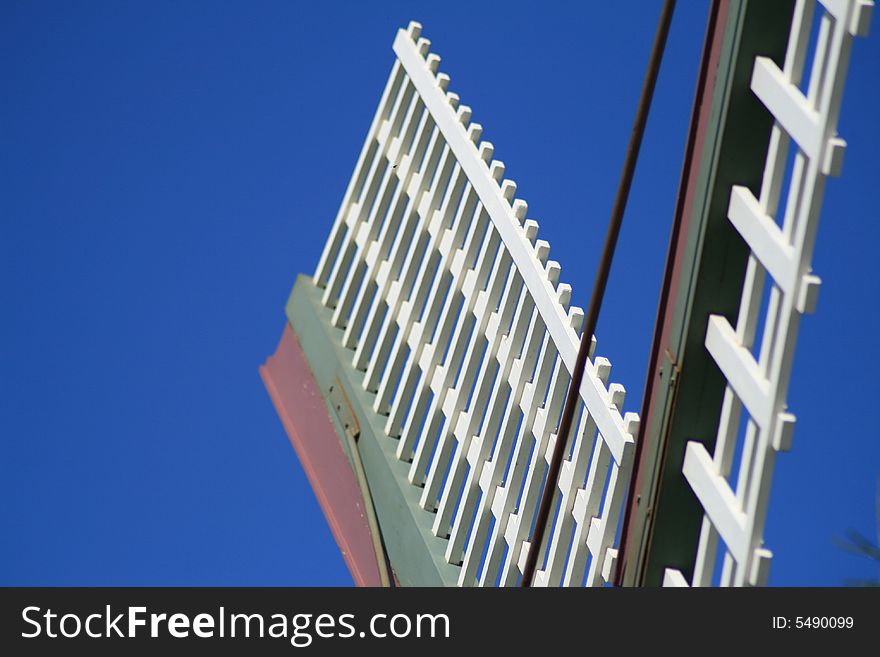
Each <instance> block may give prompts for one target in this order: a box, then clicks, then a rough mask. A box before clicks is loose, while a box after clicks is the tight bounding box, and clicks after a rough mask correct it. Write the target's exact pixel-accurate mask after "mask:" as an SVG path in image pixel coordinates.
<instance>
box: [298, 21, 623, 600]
mask: <svg viewBox="0 0 880 657" xmlns="http://www.w3.org/2000/svg"><path fill="white" fill-rule="evenodd" d="M429 48H430V42H429V41H428V40H427V39H425V38H422V37H421V27H420V26H419V25H418V24H417V23H411V24H410V25H409V26H408V28H407V29H405V30H400V31H399V32H398V34H397V37H396V39H395V41H394V53H395V55H396V59H395V62H394V65H393V68H392V71H391V76H390V77H389V80H388V83H387V85H386V87H385V91H384V92H383V94H382V98H381V100H380V102H379V108H378V110H377V112H376V116H375V118H374V119H373V123H372V125H371V126H370V130H369V133H368V136H367V139H366V142H365V144H364V146H363V149H362V151H361V154H360V157H359V158H358V161H357V164H356V166H355V171H354V174H353V176H352V178H351V182H350V183H349V185H348V188H347V190H346V192H345V196H344V198H343V201H342V205H341V207H340V209H339V212H338V214H337V217H336V220H335V222H334V225H333V228H332V230H331V233H330V237H329V239H328V241H327V243H326V246H325V247H324V251H323V253H322V255H321V259H320V262H319V264H318V267H317V270H316V272H315V276H314V282H315V284H316V285H317V286H319V287H320V288H322V289H323V295H322V302H323V303H324V304H325V305H326V306H327V307H328V308H331V309H332V310H333V313H332V320H331V321H332V323H333V325H334V326H336V327H337V328H340V329H343V330H344V332H343V338H342V340H343V344H344V346H345V347H347V348H349V349H350V350H351V356H352V364H353V366H354V368H355V369H356V370H358V371H360V372H362V373H363V386H364V388H365V390H367V391H368V392H371V393H375V397H374V406H373V410H374V411H375V412H376V413H378V414H380V415H381V416H383V417H384V418H385V432H386V434H387V435H386V439H387V440H389V441H396V456H397V458H398V459H400V460H402V461H404V462H407V463H410V467H409V476H408V479H409V484H410V485H412V486H417V487H420V488H421V489H422V490H421V507H422V508H423V510H424V513H426V514H433V521H432V527H433V532H434V534H435V535H437V536H439V537H441V538H443V539H446V540H447V543H446V549H445V558H446V560H447V561H448V562H449V563H452V564H455V565H458V566H460V576H459V584H460V585H463V586H469V585H476V584H479V585H489V586H494V585H516V584H517V583H518V581H519V579H520V577H521V572H522V566H523V564H524V561H525V555H526V552H527V550H528V542H527V539H528V536H529V535H530V534H531V533H532V523H533V521H534V516H535V513H536V508H537V504H538V500H539V499H540V494H541V489H542V487H543V485H544V479H545V475H546V471H547V465H548V461H549V458H550V454H551V453H552V451H553V444H554V441H555V438H556V436H555V431H556V428H557V423H558V421H559V417H560V414H561V410H562V404H563V401H564V398H565V393H566V390H567V387H568V384H569V380H570V373H571V371H572V368H573V367H574V362H575V359H576V355H577V350H578V345H579V342H580V334H579V332H580V329H581V325H582V322H583V311H582V310H581V309H580V308H577V307H569V303H570V299H571V288H570V286H568V285H566V284H564V283H560V282H559V276H560V272H561V267H560V265H559V264H558V263H557V262H554V261H552V260H550V258H549V254H550V246H549V244H547V242H545V241H543V240H539V239H538V238H537V234H538V224H537V222H535V221H533V220H531V219H527V218H526V215H527V211H528V206H527V204H526V202H525V201H523V200H522V199H519V198H517V196H516V192H517V186H516V184H515V183H514V182H513V181H512V180H508V179H505V178H504V172H505V167H504V164H503V163H501V162H500V161H497V160H495V159H493V156H494V148H493V146H492V145H491V144H490V143H488V142H486V141H481V134H482V129H481V127H480V125H479V124H477V123H472V122H471V110H470V108H468V107H466V106H464V105H461V104H460V103H459V98H458V96H457V95H456V94H455V93H453V92H451V91H449V89H448V87H449V82H450V79H449V77H448V76H447V75H446V74H444V73H438V66H439V63H440V57H439V56H437V55H435V54H433V53H430V52H429ZM593 349H594V350H595V339H594V343H593ZM610 369H611V366H610V363H609V362H608V361H607V360H606V359H603V358H599V357H594V356H593V354H591V357H590V360H589V361H588V363H587V367H586V372H585V374H584V379H583V384H582V385H581V388H580V408H579V415H578V417H579V422H578V424H577V430H576V433H575V435H574V436H573V437H572V439H571V441H570V442H571V445H570V446H569V452H568V455H567V459H566V461H565V462H564V463H563V467H562V470H561V476H560V478H559V482H558V486H557V490H556V491H555V492H556V496H557V503H556V507H555V509H556V510H555V517H554V520H553V522H554V524H553V529H552V532H550V533H549V538H548V540H547V541H546V545H545V546H543V553H544V554H543V557H542V558H541V559H540V560H539V565H542V567H540V568H539V570H538V571H537V573H536V577H535V584H536V585H544V586H557V585H581V584H583V583H586V584H587V585H603V584H604V583H606V582H607V581H608V580H609V578H610V575H611V573H612V572H613V566H614V560H615V558H616V554H617V551H616V549H615V544H614V541H615V537H616V534H617V527H618V520H619V518H620V512H621V509H622V506H623V497H624V495H625V492H626V486H627V483H628V480H629V476H630V470H631V467H632V456H633V447H634V436H635V435H636V434H637V432H638V417H637V416H636V415H635V414H634V413H627V414H626V415H621V411H620V409H621V408H622V404H623V400H624V394H625V391H624V389H623V387H622V386H620V385H617V384H609V382H608V381H609V375H610Z"/></svg>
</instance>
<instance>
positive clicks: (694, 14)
mask: <svg viewBox="0 0 880 657" xmlns="http://www.w3.org/2000/svg"><path fill="white" fill-rule="evenodd" d="M660 4H661V3H660V2H659V0H655V1H652V2H647V1H645V2H640V3H636V4H633V3H598V2H588V3H565V4H556V5H554V4H553V3H521V4H520V3H507V4H505V6H504V7H503V8H501V7H499V6H497V5H496V4H494V3H479V2H468V3H463V2H461V3H452V2H446V3H437V2H386V3H382V4H381V5H380V4H379V3H354V2H351V3H338V2H329V1H327V2H320V3H294V2H268V1H264V2H259V3H245V2H237V3H210V4H209V3H199V2H185V3H179V2H166V1H155V2H149V3H147V2H141V3H132V2H89V3H62V2H55V3H46V2H4V3H3V4H2V6H0V85H2V86H0V93H2V99H3V100H2V102H0V181H2V182H0V226H2V238H0V300H2V304H3V307H4V308H5V312H4V314H3V321H2V322H0V372H2V375H0V376H2V378H0V399H2V402H0V435H2V441H3V442H2V457H0V498H2V500H3V502H2V503H0V527H2V540H0V584H32V585H39V584H44V585H51V584H59V585H66V584H95V585H98V584H106V585H123V584H132V585H152V584H169V585H173V584H180V585H188V584H192V585H195V584H229V585H239V584H255V585H260V584H263V585H271V584H278V585H305V584H332V585H335V584H340V585H344V584H350V583H351V578H350V576H349V575H348V573H347V571H346V570H345V566H344V564H343V561H342V559H341V557H340V556H339V553H338V550H337V549H336V546H335V543H334V541H333V538H332V536H331V535H330V532H329V530H328V529H327V527H326V524H325V522H324V520H323V516H322V515H321V512H320V509H319V508H318V506H317V503H316V502H315V499H314V496H313V494H312V492H311V489H310V487H309V485H308V482H307V481H306V479H305V476H304V475H303V472H302V470H301V468H300V466H299V464H298V463H297V461H296V458H295V455H294V452H293V450H292V448H291V447H290V445H289V443H288V441H287V439H286V437H285V434H284V432H283V430H282V428H281V424H280V422H279V421H278V419H277V417H276V416H275V413H274V410H273V408H272V405H271V403H270V401H269V398H268V396H267V394H266V393H265V391H264V389H263V387H262V384H261V382H260V379H259V376H258V374H257V367H258V365H259V364H260V363H261V362H262V361H263V360H264V358H265V357H266V356H267V355H268V354H270V353H271V352H272V351H273V349H274V347H275V344H276V342H277V339H278V337H279V336H280V333H281V330H282V328H283V324H284V312H283V309H284V303H285V300H286V298H287V294H288V292H289V290H290V287H291V285H292V284H293V281H294V278H295V276H296V274H297V273H298V272H309V273H311V272H312V271H313V269H314V266H315V264H316V262H317V259H318V256H319V254H320V250H321V247H322V245H323V241H324V239H325V238H326V236H327V234H328V232H329V228H330V225H331V223H332V220H333V217H334V216H335V213H336V210H337V207H338V204H339V201H340V199H341V197H342V194H343V192H344V189H345V186H346V184H347V181H348V177H349V175H350V173H351V169H352V167H353V165H354V162H355V160H356V158H357V154H358V152H359V149H360V146H361V144H362V142H363V138H364V135H365V133H366V130H367V128H368V126H369V123H370V120H371V118H372V114H373V111H374V107H375V104H376V102H377V101H378V98H379V95H380V93H381V91H382V88H383V85H384V81H385V78H386V77H387V74H388V72H389V70H390V67H391V63H392V61H393V60H392V57H393V55H392V52H391V43H392V40H393V37H394V34H395V31H396V29H397V28H398V27H401V26H404V25H406V23H407V22H408V21H409V20H410V19H417V20H419V21H421V22H422V23H423V25H424V35H425V36H427V37H428V38H430V39H431V40H432V41H433V44H434V45H433V48H432V50H434V51H435V52H437V53H439V54H440V55H441V56H442V57H443V62H442V64H441V69H442V70H444V71H446V72H447V73H449V74H450V75H451V78H452V84H451V86H450V88H451V89H452V90H454V91H456V92H458V93H459V94H460V96H461V98H462V102H464V103H466V104H468V105H470V106H471V107H473V109H474V120H476V121H479V122H480V123H482V124H483V126H484V128H485V132H484V136H485V138H487V139H489V140H491V141H492V142H493V143H494V144H495V147H496V157H498V158H500V159H502V160H504V161H505V163H506V164H507V172H508V177H511V178H513V179H515V180H516V181H517V183H518V185H519V192H520V195H521V196H522V197H523V198H526V199H527V200H528V201H529V206H530V210H531V215H533V216H534V217H535V218H536V219H537V220H538V221H540V223H541V234H542V237H544V238H545V239H547V240H548V241H549V242H550V244H551V245H552V249H553V251H552V257H553V258H554V259H556V260H558V261H560V262H561V263H562V266H563V274H562V280H564V281H567V282H569V283H571V284H572V286H573V288H574V302H575V303H577V304H579V305H586V304H587V301H588V298H587V297H588V295H589V290H590V287H591V284H592V277H593V275H594V271H595V264H594V263H595V259H596V257H597V256H598V253H599V251H600V249H601V244H602V240H603V237H604V229H605V225H606V221H607V216H608V213H609V211H610V207H611V204H612V201H613V195H614V189H615V186H616V182H617V177H618V175H619V171H620V166H621V163H622V160H623V154H624V149H625V147H626V141H627V138H628V135H629V129H630V123H631V120H632V115H633V112H634V108H635V104H636V100H637V97H638V93H639V89H640V86H641V79H642V74H643V70H644V66H645V63H646V61H647V56H648V50H649V48H650V42H651V39H652V36H653V32H654V28H655V22H656V17H657V15H658V12H659V7H660ZM679 5H680V6H679V7H678V9H677V13H676V17H675V21H674V24H673V27H672V32H671V35H670V41H669V49H668V52H667V55H666V59H665V61H664V65H663V70H662V73H661V75H660V80H659V84H658V89H657V95H656V99H655V107H654V109H653V111H652V114H651V118H650V121H649V124H648V132H647V135H646V138H645V143H644V147H643V153H642V159H641V161H640V164H639V169H638V171H637V174H636V177H635V182H634V188H633V194H632V197H631V201H630V205H629V208H628V211H627V216H626V221H625V224H624V229H623V233H622V237H621V241H620V244H619V249H618V254H619V256H618V259H617V260H616V262H615V266H614V270H613V272H612V276H611V281H610V285H609V290H608V296H607V297H606V298H607V301H606V304H605V307H604V309H603V314H602V317H601V320H600V323H599V327H598V331H597V334H598V337H599V351H600V352H601V353H602V354H603V355H605V356H607V357H609V358H610V359H611V361H612V362H613V363H614V364H615V370H614V374H613V378H614V379H615V380H617V381H620V382H622V383H624V384H625V385H626V386H627V388H628V390H629V398H628V400H627V404H626V406H627V410H638V407H639V402H640V396H641V392H642V386H643V380H644V370H645V366H646V361H647V355H648V347H649V342H650V338H651V329H652V325H653V319H654V313H655V309H656V303H657V294H658V291H659V282H660V274H661V270H662V266H663V260H664V257H665V252H666V241H667V237H668V232H669V226H670V220H671V216H672V208H673V204H674V199H675V193H676V188H677V183H678V175H679V170H680V161H681V155H682V151H683V146H684V141H685V133H686V129H687V121H688V117H689V112H690V105H691V101H692V97H693V86H694V78H695V74H696V69H697V64H698V59H699V53H700V49H701V46H702V39H703V32H704V27H705V20H706V13H707V8H708V1H707V0H703V1H695V0H689V1H688V2H681V3H679ZM875 27H876V26H875ZM875 31H876V30H875ZM878 80H880V39H878V37H877V36H876V35H873V36H871V37H869V38H868V39H866V40H860V41H859V42H858V43H857V44H856V46H855V48H854V52H853V60H852V65H851V70H850V79H849V83H848V85H847V90H846V96H845V98H844V108H843V112H842V116H841V119H840V133H841V134H842V136H843V137H845V138H846V139H847V141H848V142H849V148H848V150H847V154H846V162H845V165H844V173H843V177H842V178H840V179H835V180H832V181H830V182H829V184H828V187H827V193H826V199H825V206H824V211H823V221H822V225H821V227H820V231H819V240H818V245H817V248H816V254H815V260H814V269H815V270H816V272H817V273H818V274H819V275H820V276H821V277H822V279H823V281H824V283H823V286H822V291H821V295H820V301H819V307H818V312H817V314H816V315H813V316H810V317H807V318H806V319H805V320H804V322H803V323H802V328H801V334H800V343H799V347H798V356H797V363H796V366H795V373H794V379H793V382H792V386H791V391H790V395H789V405H790V407H791V410H792V411H793V412H794V413H796V414H797V416H798V426H797V430H796V434H795V442H794V450H793V451H792V452H791V453H789V454H784V455H781V456H780V457H779V459H778V461H777V471H776V478H775V482H774V491H773V497H772V502H771V508H770V513H769V518H768V522H767V530H766V540H767V543H768V546H769V547H771V549H773V551H774V553H775V555H776V556H775V559H774V563H773V567H772V571H771V580H770V581H771V583H772V584H825V585H827V584H839V583H841V582H842V581H843V580H844V579H845V578H847V577H868V576H876V575H877V573H876V571H875V569H872V566H871V565H870V564H869V563H867V562H862V561H860V560H859V559H858V558H857V557H854V556H851V555H848V554H846V553H843V552H841V551H840V550H839V549H838V548H836V547H835V546H834V544H833V538H834V537H835V536H837V535H840V534H842V533H843V532H844V531H845V530H846V529H847V528H849V527H852V528H855V529H858V530H859V531H861V532H862V533H864V534H867V535H869V536H874V535H875V533H876V526H875V506H874V502H875V495H876V490H877V479H878V476H880V441H878V436H877V429H876V426H875V425H874V423H873V415H872V411H873V410H874V408H875V407H876V400H875V398H874V396H873V395H874V394H875V391H876V390H877V383H876V371H877V366H878V363H880V348H878V341H877V338H876V327H877V323H878V319H880V311H878V305H877V300H878V298H880V278H878V276H877V275H876V273H875V271H876V270H875V262H876V255H875V254H876V244H877V242H878V239H880V221H878V219H880V216H878V215H880V212H878V210H877V207H878V206H877V203H876V166H877V155H876V154H877V152H878V151H880V131H878V127H877V120H876V107H877V101H878V88H877V81H878Z"/></svg>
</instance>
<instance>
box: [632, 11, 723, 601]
mask: <svg viewBox="0 0 880 657" xmlns="http://www.w3.org/2000/svg"><path fill="white" fill-rule="evenodd" d="M729 8H730V2H729V0H713V2H712V5H711V9H710V12H709V19H708V21H707V25H706V37H705V40H704V44H703V53H702V56H701V62H700V72H699V77H698V79H697V87H696V91H695V94H694V104H693V107H692V109H691V120H690V126H689V129H688V142H687V146H686V148H685V155H684V160H683V162H682V171H681V178H680V181H679V187H678V198H677V199H676V208H675V216H674V218H673V224H672V234H671V235H670V239H669V251H668V253H667V255H666V267H665V271H664V275H663V286H662V288H661V292H660V301H659V303H658V307H657V317H656V322H655V325H654V337H653V338H652V343H651V355H650V360H649V367H648V373H647V378H646V380H645V392H644V395H643V398H642V409H641V417H642V423H641V426H640V428H639V434H640V435H639V437H638V441H637V442H636V453H635V457H634V463H635V469H634V472H633V475H632V477H631V479H630V486H629V494H628V496H627V500H628V502H627V506H626V510H625V512H624V518H623V527H622V530H621V537H620V546H621V548H620V556H619V558H618V561H617V573H616V578H615V581H616V583H617V585H618V586H619V585H620V584H621V579H622V577H623V573H624V570H625V568H626V560H627V557H628V556H630V555H631V553H632V550H633V549H635V547H634V546H630V545H629V536H630V531H631V524H632V523H633V522H635V519H636V491H638V490H639V487H640V484H641V482H642V478H643V476H644V468H645V465H646V464H645V462H644V461H645V454H646V453H647V452H646V451H645V450H644V441H645V437H646V436H649V435H651V432H650V427H649V425H650V423H651V421H652V418H653V413H654V404H655V400H656V394H655V389H656V387H657V386H658V385H660V381H659V379H658V377H657V376H656V371H657V368H658V366H659V363H660V361H661V356H662V354H663V351H664V350H666V349H668V345H669V337H670V331H671V328H672V327H671V322H672V314H673V311H674V309H675V304H676V302H677V291H678V281H679V279H680V277H681V270H682V266H683V265H682V257H683V255H684V254H685V252H686V247H687V240H688V234H689V230H690V223H691V222H690V220H691V214H692V210H693V203H694V194H695V191H696V185H697V180H698V177H699V172H700V166H701V165H702V160H701V159H700V154H701V153H702V152H703V144H704V142H705V139H706V132H707V131H708V129H709V124H710V123H711V120H712V118H711V113H712V95H713V93H714V91H715V72H716V71H717V69H718V60H719V58H720V56H721V48H722V46H723V43H724V30H725V25H726V23H727V18H728V13H729Z"/></svg>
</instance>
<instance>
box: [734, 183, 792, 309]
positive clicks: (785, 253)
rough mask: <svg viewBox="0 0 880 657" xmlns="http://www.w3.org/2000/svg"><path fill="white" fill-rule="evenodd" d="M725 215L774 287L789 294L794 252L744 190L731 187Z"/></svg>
mask: <svg viewBox="0 0 880 657" xmlns="http://www.w3.org/2000/svg"><path fill="white" fill-rule="evenodd" d="M727 216H728V218H729V219H730V223H731V224H733V226H734V228H736V229H737V231H739V234H740V235H742V237H743V239H744V240H745V241H746V244H748V245H749V248H750V249H751V250H752V253H754V254H755V257H756V258H758V260H759V261H760V263H761V265H762V266H763V267H764V268H765V269H766V270H767V271H768V272H769V274H770V275H771V276H772V277H773V279H774V280H775V281H776V284H777V285H778V286H779V287H780V288H782V291H783V292H785V293H788V294H790V293H791V292H792V291H793V290H794V286H795V277H796V276H797V269H796V263H795V261H794V256H795V253H794V249H793V248H792V247H791V245H790V244H788V243H787V242H786V239H785V236H784V235H783V234H782V230H780V228H779V226H777V225H776V222H775V221H773V219H772V218H771V217H769V216H767V214H765V213H764V211H763V209H762V208H761V205H760V203H759V202H758V200H757V199H756V198H755V197H754V196H753V195H752V192H751V191H750V190H749V189H748V188H747V187H742V186H739V185H735V186H734V187H733V189H732V190H731V193H730V207H729V208H728V211H727Z"/></svg>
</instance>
